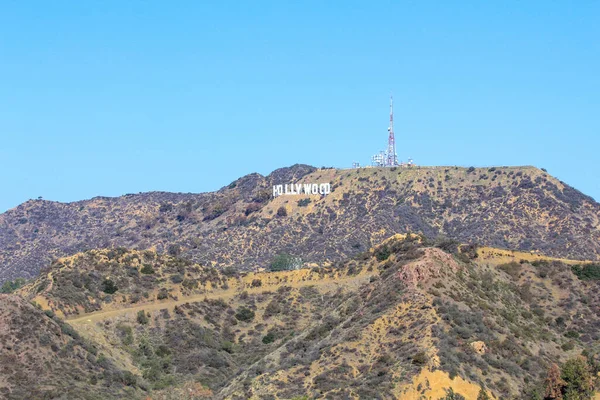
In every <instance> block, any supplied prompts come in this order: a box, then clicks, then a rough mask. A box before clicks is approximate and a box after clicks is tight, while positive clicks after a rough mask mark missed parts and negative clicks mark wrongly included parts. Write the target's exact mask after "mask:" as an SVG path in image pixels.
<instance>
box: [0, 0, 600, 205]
mask: <svg viewBox="0 0 600 400" xmlns="http://www.w3.org/2000/svg"><path fill="white" fill-rule="evenodd" d="M598 20H600V2H599V1H593V0H579V1H574V2H568V1H548V0H544V1H535V0H529V1H510V0H507V1H443V2H442V1H435V2H434V1H426V0H424V1H353V0H345V1H333V0H332V1H327V2H324V1H302V2H285V1H261V0H256V1H252V2H243V1H183V0H180V1H175V2H167V1H162V0H160V1H158V0H157V1H153V0H143V1H142V0H131V1H122V0H116V1H112V0H106V1H102V2H99V1H81V2H74V1H70V0H69V1H64V0H63V1H61V0H54V1H51V2H50V1H33V0H31V1H5V2H3V3H2V7H1V9H0V212H3V211H5V210H7V209H10V208H12V207H15V206H17V205H18V204H20V203H22V202H24V201H26V200H28V199H30V198H37V197H38V196H42V197H43V198H44V199H48V200H56V201H76V200H81V199H86V198H91V197H94V196H119V195H123V194H127V193H137V192H145V191H153V190H161V191H176V192H204V191H212V190H216V189H219V188H220V187H222V186H225V185H227V184H229V183H230V182H232V181H233V180H235V179H237V178H238V177H241V176H243V175H246V174H248V173H252V172H259V173H261V174H265V175H266V174H268V173H269V172H271V171H272V170H274V169H276V168H280V167H284V166H289V165H292V164H295V163H305V164H311V165H314V166H317V167H320V166H334V167H339V168H349V167H351V165H352V162H353V161H358V162H360V163H361V164H363V165H366V164H368V163H369V161H370V157H371V155H373V154H375V153H376V152H378V151H379V150H383V149H384V148H385V146H386V144H387V126H388V118H389V117H388V114H389V96H390V94H393V96H394V109H395V115H394V117H395V118H394V120H395V132H396V141H397V152H398V156H399V158H400V159H401V160H407V159H408V158H409V157H412V158H413V159H414V160H415V162H416V163H417V164H419V165H460V166H502V165H534V166H537V167H540V168H546V169H547V170H548V172H549V173H550V174H552V175H554V176H556V177H558V178H559V179H561V180H563V181H565V182H567V183H568V184H570V185H572V186H574V187H575V188H577V189H579V190H581V191H582V192H584V193H586V194H588V195H591V196H592V197H594V198H595V199H597V200H600V165H599V163H598V157H597V154H598V150H599V148H600V73H599V72H598V71H600V24H599V23H598Z"/></svg>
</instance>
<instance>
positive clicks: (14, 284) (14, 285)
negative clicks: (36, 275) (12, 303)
mask: <svg viewBox="0 0 600 400" xmlns="http://www.w3.org/2000/svg"><path fill="white" fill-rule="evenodd" d="M24 284H25V279H23V278H17V279H15V280H14V281H6V282H4V284H3V285H2V287H1V288H0V293H12V292H14V291H15V290H17V289H18V288H20V287H21V286H23V285H24Z"/></svg>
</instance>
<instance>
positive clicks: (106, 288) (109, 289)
mask: <svg viewBox="0 0 600 400" xmlns="http://www.w3.org/2000/svg"><path fill="white" fill-rule="evenodd" d="M118 289H119V288H117V285H115V283H114V282H113V281H112V280H110V279H108V278H107V279H105V280H104V282H102V291H103V292H104V293H108V294H113V293H115V292H116V291H117V290H118Z"/></svg>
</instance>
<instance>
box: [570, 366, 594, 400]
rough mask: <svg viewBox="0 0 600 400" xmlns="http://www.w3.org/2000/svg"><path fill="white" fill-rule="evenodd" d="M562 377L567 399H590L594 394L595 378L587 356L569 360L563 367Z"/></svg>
mask: <svg viewBox="0 0 600 400" xmlns="http://www.w3.org/2000/svg"><path fill="white" fill-rule="evenodd" d="M562 379H563V380H564V382H565V388H564V389H565V390H564V399H565V400H588V399H591V398H592V396H593V395H594V380H593V377H592V373H591V369H590V365H589V364H588V361H587V360H586V359H585V357H582V356H578V357H575V358H572V359H570V360H569V361H567V362H566V363H565V365H563V368H562Z"/></svg>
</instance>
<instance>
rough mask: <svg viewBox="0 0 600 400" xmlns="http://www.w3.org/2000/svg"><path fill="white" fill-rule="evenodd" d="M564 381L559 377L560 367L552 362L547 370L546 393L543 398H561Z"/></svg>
mask: <svg viewBox="0 0 600 400" xmlns="http://www.w3.org/2000/svg"><path fill="white" fill-rule="evenodd" d="M564 386H565V381H563V380H562V378H561V377H560V369H559V368H558V365H556V364H552V365H551V366H550V369H549V370H548V376H547V377H546V393H545V395H544V398H545V399H558V400H560V399H562V398H563V395H562V392H563V388H564Z"/></svg>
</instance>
